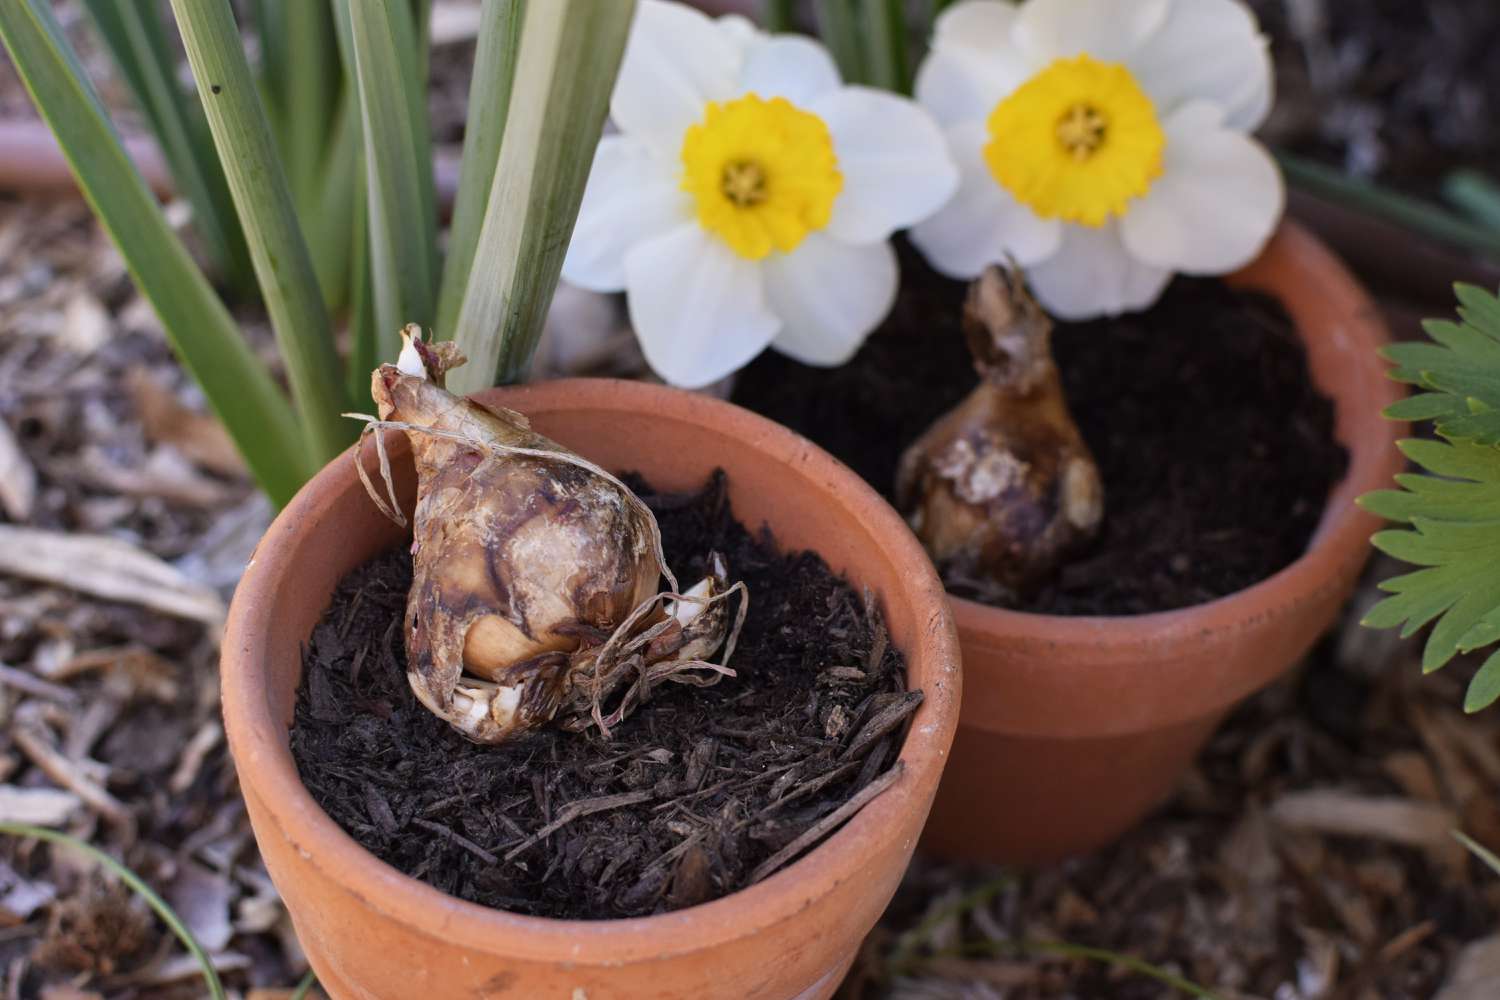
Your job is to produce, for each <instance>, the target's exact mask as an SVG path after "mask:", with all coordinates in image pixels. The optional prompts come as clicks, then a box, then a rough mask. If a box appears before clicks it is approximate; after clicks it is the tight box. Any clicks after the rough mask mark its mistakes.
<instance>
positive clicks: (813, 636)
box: [291, 474, 921, 919]
mask: <svg viewBox="0 0 1500 1000" xmlns="http://www.w3.org/2000/svg"><path fill="white" fill-rule="evenodd" d="M628 481H630V483H631V486H632V488H634V489H636V491H637V492H638V493H639V494H640V496H641V497H642V499H644V500H645V501H646V503H647V504H649V505H650V506H651V508H652V510H653V511H655V513H656V516H657V520H658V522H659V523H660V525H661V530H662V542H663V545H664V548H665V551H666V556H667V562H668V564H669V565H670V566H671V567H672V569H673V571H674V572H675V573H676V574H677V576H678V579H679V580H680V581H681V582H682V585H683V586H688V585H690V583H691V582H692V581H696V580H698V579H700V578H701V577H702V575H703V572H704V569H705V559H706V556H707V554H708V553H709V552H711V551H718V552H721V553H723V554H724V555H725V557H726V558H727V560H728V563H729V567H730V575H731V578H733V579H741V580H744V581H745V583H746V585H747V586H748V587H749V590H750V609H749V614H748V617H747V618H746V619H745V626H744V631H743V632H742V633H741V634H740V639H739V644H738V646H737V647H736V648H735V652H734V658H733V660H732V661H731V666H732V667H734V668H735V670H736V671H737V672H738V676H737V677H733V678H724V679H722V680H721V681H720V682H719V683H718V684H717V685H715V686H713V687H708V688H697V687H690V686H687V685H678V684H667V685H664V687H663V688H662V689H661V690H659V691H658V692H657V693H656V694H655V695H654V696H653V697H652V700H651V701H649V702H647V703H646V704H645V705H644V706H642V707H640V708H638V709H637V710H636V711H635V713H634V714H633V715H631V716H630V717H629V718H628V719H626V721H625V722H624V723H622V724H621V725H619V726H617V727H615V728H614V729H612V730H611V739H608V740H606V739H603V738H601V737H600V736H599V735H598V734H597V732H593V731H591V732H589V733H586V734H574V733H565V732H562V731H560V730H556V729H551V728H548V729H545V730H543V731H541V732H537V733H533V734H531V735H529V736H527V737H525V738H523V739H520V740H517V741H515V742H512V743H507V744H503V745H500V746H477V745H475V744H473V743H470V742H469V741H467V740H465V739H464V738H463V737H461V736H459V735H458V734H457V733H456V732H454V731H453V730H452V729H450V728H449V727H448V725H447V724H446V723H444V722H442V721H440V720H439V719H437V718H436V717H435V716H433V715H432V714H431V713H429V712H428V711H427V710H426V709H424V708H423V707H422V706H421V705H420V704H419V703H418V702H417V700H416V698H415V697H414V696H413V695H412V693H411V691H410V689H409V688H408V687H407V683H406V650H405V648H404V646H403V644H402V641H401V635H402V627H401V626H402V616H403V614H404V612H405V607H406V594H407V590H408V589H409V587H410V585H411V559H410V556H409V555H408V554H407V553H406V551H405V550H404V549H402V550H397V551H393V552H389V553H387V554H385V555H383V556H380V557H379V558H377V559H374V560H372V561H371V562H370V563H368V564H366V565H365V566H362V567H360V568H359V569H357V570H355V571H354V572H352V573H350V574H349V576H348V577H346V578H345V579H344V581H343V582H342V583H341V584H340V586H339V588H338V590H337V592H336V593H335V595H334V598H333V601H332V604H331V605H330V607H329V608H328V611H327V612H326V613H325V614H324V616H323V619H322V621H321V622H320V623H319V624H318V626H317V627H316V629H315V630H314V632H313V635H312V641H311V642H310V644H309V645H308V647H307V648H306V650H305V653H304V656H303V666H304V678H305V679H304V683H303V684H302V686H301V688H300V689H299V691H298V693H297V706H296V717H295V721H294V723H293V728H292V733H291V748H292V756H293V757H294V758H295V759H296V762H297V768H298V771H299V772H300V773H301V775H302V780H303V781H304V782H305V783H306V785H307V788H308V790H309V791H310V792H311V793H312V796H313V798H314V799H316V800H317V801H318V803H319V804H320V805H321V806H322V807H323V808H324V809H325V810H327V812H328V814H329V815H330V816H331V817H333V819H334V821H335V822H337V823H338V824H339V825H340V826H341V827H343V829H344V830H346V831H348V833H349V834H350V835H351V836H352V837H354V839H355V840H357V841H359V843H360V844H362V845H363V846H364V847H365V848H367V849H368V850H369V851H370V852H371V853H373V854H375V855H376V856H377V857H379V858H381V859H383V860H385V861H387V862H389V863H390V864H392V865H394V866H395V867H396V868H398V869H400V870H401V871H403V872H406V873H407V874H409V875H412V876H414V877H416V878H420V879H421V880H422V881H424V882H426V883H428V884H429V885H432V886H433V887H435V888H437V889H440V890H442V891H443V892H446V893H449V894H451V895H454V896H458V897H460V898H462V899H467V900H471V901H473V902H476V903H480V904H483V905H486V906H492V907H497V908H499V909H504V910H510V911H512V912H515V913H524V914H531V915H535V916H545V917H558V918H571V919H604V918H612V917H633V916H644V915H647V914H651V913H658V912H663V911H666V910H674V909H680V908H682V907H684V906H690V905H693V904H694V903H699V902H703V901H705V900H709V899H714V898H717V897H719V896H723V895H726V894H728V893H730V892H733V891H735V890H737V889H740V888H743V887H744V886H746V885H748V884H750V883H751V882H752V881H756V880H758V878H759V877H761V873H762V872H763V871H764V870H765V868H768V867H770V866H772V865H775V866H776V867H780V864H781V863H789V861H790V860H792V859H786V861H783V862H780V863H778V862H777V861H776V860H773V859H775V858H776V857H777V855H778V852H783V849H786V848H788V847H789V845H791V844H792V843H793V841H795V840H796V839H797V838H798V837H800V836H802V835H804V834H806V833H807V832H808V831H810V830H811V829H812V828H814V827H816V826H818V825H819V824H820V822H821V823H824V824H825V825H829V824H831V823H832V821H833V820H834V819H836V817H830V814H832V813H833V812H834V811H835V810H837V809H838V808H839V807H840V806H843V805H845V804H846V803H848V802H849V801H850V799H851V798H852V797H853V796H855V795H856V793H858V792H859V791H860V790H861V789H864V788H865V787H866V786H868V785H869V784H870V782H871V781H873V780H876V779H878V778H879V777H880V776H881V775H882V774H884V773H886V772H888V770H889V768H890V767H891V766H892V764H893V763H894V761H895V759H896V757H897V755H898V753H899V748H900V742H901V738H902V732H903V731H904V728H905V725H904V724H905V721H906V719H907V718H908V717H909V716H910V715H911V713H912V712H913V711H914V710H915V709H916V707H917V705H918V704H919V703H920V701H921V695H920V693H909V692H907V690H906V667H905V660H904V658H903V657H902V655H901V653H900V651H899V650H897V649H896V648H895V647H894V646H892V645H891V644H890V643H889V642H888V641H887V637H886V632H885V627H884V625H883V624H882V618H881V615H880V612H879V609H878V606H877V604H876V603H875V602H874V601H873V600H871V599H870V598H867V597H866V595H863V594H860V593H858V592H856V591H855V590H854V589H853V588H852V587H850V585H849V584H848V583H846V582H845V581H844V580H842V579H840V578H839V577H837V576H835V575H833V573H832V572H831V571H830V570H829V569H828V567H827V565H825V564H824V562H823V561H822V559H821V558H819V557H818V556H817V555H816V554H814V553H811V552H791V553H786V552H782V551H780V550H779V549H778V548H777V546H776V542H775V539H774V538H772V537H771V536H770V535H769V534H768V533H766V532H765V531H761V532H760V533H755V534H752V533H751V532H750V531H748V530H747V529H746V528H745V527H744V526H743V525H741V524H740V523H739V522H738V521H736V520H735V519H734V514H733V512H732V511H731V509H730V505H729V502H728V499H727V496H726V493H725V489H724V479H723V477H722V475H720V474H716V475H715V477H714V478H713V479H712V480H711V481H710V482H709V483H708V485H707V486H706V487H705V488H704V489H703V491H702V492H700V493H697V494H691V495H678V494H658V493H655V492H653V491H652V490H651V489H650V488H649V487H648V486H646V484H645V483H644V482H642V481H640V480H639V479H630V480H628ZM834 825H836V824H834ZM799 853H800V852H799Z"/></svg>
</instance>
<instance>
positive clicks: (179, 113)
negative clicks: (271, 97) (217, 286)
mask: <svg viewBox="0 0 1500 1000" xmlns="http://www.w3.org/2000/svg"><path fill="white" fill-rule="evenodd" d="M86 4H87V6H86V9H87V10H88V13H89V17H90V19H91V20H92V21H93V22H94V26H95V28H96V29H97V30H98V32H99V35H100V37H102V38H103V39H104V43H105V45H106V46H107V47H108V49H109V53H110V56H111V58H112V59H113V60H114V63H115V66H116V68H117V69H118V70H119V72H120V75H121V76H122V77H123V78H124V79H125V83H126V85H127V86H129V88H130V92H131V96H133V97H134V98H135V102H136V105H137V106H138V107H139V108H140V110H141V112H142V114H144V115H145V117H146V121H147V123H148V124H149V125H150V126H151V132H152V134H153V135H154V136H155V137H156V141H157V144H158V145H160V146H161V150H162V155H163V156H164V157H165V158H166V160H167V164H168V165H169V166H170V168H171V171H172V179H173V181H175V182H176V184H177V189H178V191H180V192H181V193H182V195H183V196H184V197H185V198H187V200H188V203H189V204H191V205H192V206H193V228H194V229H195V230H196V231H197V233H198V236H199V238H200V239H201V240H202V241H203V247H204V250H205V252H206V253H207V254H208V256H209V258H210V260H211V261H212V263H213V266H214V269H215V270H216V271H217V272H218V273H219V274H220V275H221V276H222V277H223V278H224V279H225V280H226V281H228V282H229V284H230V285H231V286H233V287H234V288H235V289H237V290H240V291H248V290H250V289H252V288H254V272H253V271H252V270H251V269H250V251H249V250H248V249H246V247H245V235H244V233H243V232H241V231H240V222H239V219H238V218H236V217H235V214H234V203H233V202H232V201H231V200H230V197H229V185H228V184H227V183H226V182H225V180H224V171H223V170H222V169H221V168H220V166H219V160H218V157H217V156H215V154H214V144H213V138H212V137H211V136H210V135H209V134H208V123H207V122H206V121H204V119H203V116H202V115H201V114H200V113H198V110H197V108H195V107H194V105H193V103H192V101H190V100H189V98H188V95H187V93H186V92H184V91H183V89H182V87H181V86H180V85H179V84H178V82H177V78H176V76H175V75H174V74H173V69H174V67H175V66H176V64H177V60H176V57H175V55H174V54H173V52H172V46H171V43H170V41H169V39H168V35H167V30H166V24H165V21H164V18H163V16H162V13H163V12H162V10H161V8H160V7H158V5H157V4H156V3H155V2H154V0H147V2H142V3H119V2H118V0H86Z"/></svg>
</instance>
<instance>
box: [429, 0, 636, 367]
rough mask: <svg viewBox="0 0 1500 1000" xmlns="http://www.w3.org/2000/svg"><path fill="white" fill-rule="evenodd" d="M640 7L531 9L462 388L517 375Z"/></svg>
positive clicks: (465, 310)
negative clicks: (626, 40) (637, 9)
mask: <svg viewBox="0 0 1500 1000" xmlns="http://www.w3.org/2000/svg"><path fill="white" fill-rule="evenodd" d="M634 13H635V0H546V2H545V3H528V4H527V5H526V18H525V21H524V23H523V24H522V28H521V51H520V55H519V56H518V57H517V60H516V73H515V82H514V86H513V88H512V91H511V100H510V110H509V112H508V114H507V116H506V122H505V141H504V142H502V143H501V145H500V160H499V163H498V164H497V166H496V168H495V176H494V179H493V182H492V184H491V185H490V195H489V199H488V202H487V204H486V207H485V213H484V225H483V227H482V228H481V229H480V234H479V245H478V248H477V250H476V251H475V254H474V266H473V268H472V269H471V271H470V274H469V277H468V281H467V283H466V288H465V290H464V299H463V305H462V307H461V308H460V309H459V316H458V324H457V329H456V338H455V339H456V340H457V341H458V344H459V347H460V348H461V349H462V350H463V352H464V353H465V354H466V355H468V357H469V364H467V365H465V366H464V367H462V368H459V369H457V370H456V371H454V372H453V373H452V374H451V375H450V376H449V383H448V385H449V387H450V388H452V389H454V391H456V392H472V391H473V390H475V389H479V388H483V387H484V386H486V385H489V384H490V383H491V382H492V381H493V380H496V379H498V380H499V381H501V382H508V381H513V380H515V379H517V378H520V377H521V376H522V375H523V374H524V372H525V370H526V366H527V364H528V363H529V362H530V360H531V355H532V353H533V352H534V351H535V350H536V344H537V340H538V339H539V338H540V337H541V333H542V324H543V323H544V322H545V320H546V318H547V307H548V305H549V304H550V303H551V301H552V293H553V292H554V291H555V290H556V288H557V278H558V274H559V273H560V272H561V270H562V262H563V254H564V253H565V252H566V251H567V248H568V239H569V237H570V236H571V235H572V233H573V223H574V222H575V221H576V220H577V218H578V205H579V203H580V202H581V201H582V200H583V188H584V184H585V183H586V182H587V181H588V175H589V168H590V167H591V166H592V165H593V157H592V156H591V155H589V154H588V153H587V152H585V151H590V150H593V149H594V147H595V146H596V145H597V144H598V142H599V135H600V133H601V132H602V131H603V129H604V117H605V114H606V112H607V110H608V107H609V97H610V92H611V91H612V90H613V89H614V81H615V74H616V73H617V72H618V70H619V66H620V59H621V57H622V56H623V55H624V52H625V39H626V36H627V35H628V33H629V30H630V22H631V18H632V17H633V16H634Z"/></svg>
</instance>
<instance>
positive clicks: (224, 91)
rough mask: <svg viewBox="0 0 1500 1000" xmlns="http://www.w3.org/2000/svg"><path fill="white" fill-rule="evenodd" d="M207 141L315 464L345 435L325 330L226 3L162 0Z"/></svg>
mask: <svg viewBox="0 0 1500 1000" xmlns="http://www.w3.org/2000/svg"><path fill="white" fill-rule="evenodd" d="M172 10H173V11H174V12H175V13H176V15H177V26H178V29H179V30H180V31H181V33H182V40H183V44H184V46H185V47H186V48H187V54H188V62H189V63H190V64H191V65H192V67H193V76H194V78H195V79H196V80H197V81H198V94H199V98H200V100H201V101H202V102H203V107H204V110H205V111H206V112H207V114H208V124H209V128H210V130H212V132H213V137H214V146H215V148H216V149H218V151H219V160H220V162H221V163H223V165H224V172H225V175H226V177H227V178H228V180H229V191H230V194H232V195H233V196H234V204H235V208H236V209H237V210H238V212H239V216H240V225H241V226H243V227H244V230H245V239H246V242H247V243H249V245H250V257H251V260H252V262H253V263H254V265H255V275H256V278H257V279H258V280H259V282H260V290H261V297H262V299H263V300H264V302H265V305H266V311H267V312H268V313H269V314H270V316H271V326H272V328H273V329H274V330H275V332H276V342H277V346H278V347H279V348H280V350H281V357H282V359H283V361H284V363H285V364H286V369H287V380H288V381H289V382H290V383H291V387H292V398H293V399H294V400H295V401H296V404H297V413H298V416H299V418H300V421H301V424H302V427H303V431H304V440H305V441H306V442H307V448H308V453H309V455H310V456H312V459H313V460H314V462H315V463H316V464H322V462H324V461H327V460H328V459H331V458H332V457H333V456H334V455H337V454H338V453H339V452H340V451H342V450H343V448H344V447H345V446H346V445H347V444H348V443H349V442H350V441H351V440H353V437H354V434H353V432H352V431H351V429H350V427H349V426H348V423H349V422H348V421H346V420H343V419H341V418H340V417H339V414H340V413H343V412H345V410H346V409H347V403H348V401H347V400H346V399H345V397H344V386H343V383H342V381H341V379H340V368H339V362H338V355H337V354H336V353H335V352H334V349H333V331H332V327H331V325H330V323H329V320H328V313H327V310H325V309H324V307H323V296H322V292H321V290H320V289H319V288H318V278H317V274H316V272H315V271H314V270H313V266H312V257H311V255H310V254H309V252H308V249H307V241H306V240H304V239H303V237H302V229H301V226H300V225H299V223H298V221H297V210H296V206H295V205H294V203H293V201H292V196H291V191H290V190H289V188H288V186H287V180H286V175H285V173H284V172H283V171H282V168H281V163H280V161H279V160H278V159H277V157H276V147H275V143H274V141H273V140H272V138H271V127H270V124H269V122H268V121H267V120H266V114H265V110H264V109H263V108H262V106H261V102H260V98H259V97H258V96H257V94H256V90H255V81H254V80H253V78H252V77H251V75H250V65H249V63H248V62H246V61H245V53H244V49H243V48H242V44H243V43H242V42H241V40H240V33H239V27H238V26H237V25H236V24H235V20H234V12H233V11H232V10H231V9H230V7H229V0H172Z"/></svg>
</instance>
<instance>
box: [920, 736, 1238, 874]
mask: <svg viewBox="0 0 1500 1000" xmlns="http://www.w3.org/2000/svg"><path fill="white" fill-rule="evenodd" d="M1224 714H1225V713H1223V712H1218V713H1215V714H1213V715H1210V716H1207V717H1205V718H1202V719H1193V720H1190V721H1188V722H1184V723H1181V724H1179V725H1175V726H1169V727H1167V728H1164V729H1156V730H1152V731H1150V732H1143V733H1132V734H1128V735H1125V736H1114V737H1108V738H1105V739H1033V738H1028V737H1025V736H1008V735H1006V734H1004V733H993V732H988V731H986V730H983V729H979V728H977V727H974V726H966V725H964V724H963V723H962V722H961V721H960V723H959V727H958V735H957V736H956V737H955V738H954V740H953V758H952V760H950V761H949V762H948V767H947V770H945V771H944V772H943V781H942V784H940V785H939V786H938V795H937V800H936V801H935V802H934V803H933V805H932V814H931V818H930V819H929V821H928V824H927V829H926V831H925V832H924V834H923V836H922V840H921V843H920V848H921V850H923V851H924V852H927V853H929V854H932V855H933V856H935V857H939V858H945V859H949V860H963V861H982V862H989V863H992V864H1045V863H1050V862H1053V861H1060V860H1062V859H1063V858H1067V857H1071V856H1073V855H1076V854H1084V853H1087V852H1089V851H1092V850H1094V849H1095V848H1098V847H1102V846H1104V845H1105V844H1108V843H1109V842H1110V841H1112V840H1114V839H1115V838H1116V837H1118V836H1119V835H1120V834H1122V833H1124V832H1125V831H1126V830H1129V829H1130V828H1131V827H1133V826H1135V825H1136V823H1138V822H1140V820H1141V819H1142V818H1143V817H1144V816H1145V815H1146V814H1147V813H1148V812H1150V811H1151V810H1152V809H1154V808H1155V807H1156V806H1158V805H1160V804H1161V803H1162V802H1163V801H1164V800H1165V799H1166V798H1167V797H1168V796H1169V795H1171V794H1172V791H1173V789H1174V788H1175V787H1176V785H1177V781H1178V778H1179V777H1180V776H1181V775H1182V773H1183V772H1184V771H1186V770H1187V768H1188V766H1189V765H1190V764H1191V763H1192V761H1193V758H1194V757H1196V756H1197V755H1198V751H1199V750H1201V749H1202V748H1203V746H1204V744H1206V743H1207V742H1208V739H1209V737H1211V736H1212V735H1213V732H1214V730H1215V729H1216V728H1218V725H1219V722H1220V721H1221V720H1222V719H1223V717H1224ZM1001 788H1003V789H1004V790H1005V794H1004V795H997V794H996V792H995V790H996V789H1001Z"/></svg>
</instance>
